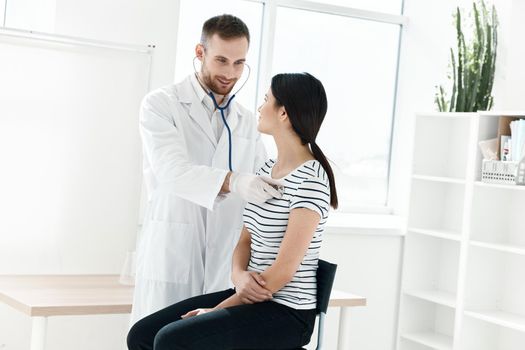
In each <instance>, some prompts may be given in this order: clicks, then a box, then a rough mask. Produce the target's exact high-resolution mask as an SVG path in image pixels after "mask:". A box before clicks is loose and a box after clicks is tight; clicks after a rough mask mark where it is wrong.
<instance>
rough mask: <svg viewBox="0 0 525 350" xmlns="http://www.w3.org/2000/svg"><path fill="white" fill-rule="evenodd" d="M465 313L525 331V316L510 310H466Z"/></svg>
mask: <svg viewBox="0 0 525 350" xmlns="http://www.w3.org/2000/svg"><path fill="white" fill-rule="evenodd" d="M465 315H466V316H469V317H472V318H475V319H478V320H482V321H486V322H489V323H492V324H495V325H498V326H501V327H506V328H510V329H514V330H517V331H520V332H525V316H522V315H517V314H513V313H510V312H505V311H500V310H493V311H469V310H465Z"/></svg>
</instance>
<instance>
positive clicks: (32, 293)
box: [0, 275, 366, 350]
mask: <svg viewBox="0 0 525 350" xmlns="http://www.w3.org/2000/svg"><path fill="white" fill-rule="evenodd" d="M118 278H119V276H117V275H27V276H0V301H1V302H3V303H5V304H7V305H10V306H12V307H13V308H15V309H16V310H18V311H20V312H22V313H24V314H26V315H28V316H30V317H31V318H32V325H33V328H32V333H31V350H44V349H45V343H46V329H47V318H48V317H50V316H63V315H101V314H126V313H130V312H131V303H132V301H133V286H125V285H121V284H119V283H118ZM364 305H366V299H365V298H363V297H361V296H358V295H353V294H349V293H345V292H341V291H337V290H334V291H332V295H331V298H330V303H329V306H330V307H339V308H340V309H341V314H340V316H339V335H338V345H337V348H338V350H348V341H347V334H346V333H345V332H344V330H345V329H347V327H348V315H349V311H348V310H349V308H350V307H354V306H364Z"/></svg>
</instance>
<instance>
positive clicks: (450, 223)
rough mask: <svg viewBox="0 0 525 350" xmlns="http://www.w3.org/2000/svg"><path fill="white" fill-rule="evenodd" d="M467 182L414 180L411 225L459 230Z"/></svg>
mask: <svg viewBox="0 0 525 350" xmlns="http://www.w3.org/2000/svg"><path fill="white" fill-rule="evenodd" d="M464 194H465V186H464V185H462V184H459V183H456V182H440V181H413V182H412V189H411V193H410V203H411V205H410V209H409V217H408V226H409V227H417V228H420V229H424V230H432V231H449V232H450V231H452V232H460V231H461V228H462V222H463V220H462V219H463V205H464V200H465V199H464Z"/></svg>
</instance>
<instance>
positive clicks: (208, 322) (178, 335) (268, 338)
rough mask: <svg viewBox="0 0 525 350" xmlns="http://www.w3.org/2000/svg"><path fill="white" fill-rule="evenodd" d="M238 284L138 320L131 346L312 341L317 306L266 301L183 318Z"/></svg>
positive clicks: (272, 345)
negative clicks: (303, 307)
mask: <svg viewBox="0 0 525 350" xmlns="http://www.w3.org/2000/svg"><path fill="white" fill-rule="evenodd" d="M234 293H235V291H234V290H233V289H228V290H224V291H222V292H217V293H211V294H205V295H201V296H197V297H193V298H190V299H186V300H183V301H181V302H178V303H176V304H173V305H171V306H168V307H167V308H165V309H162V310H160V311H157V312H156V313H154V314H151V315H149V316H147V317H145V318H143V319H142V320H140V321H138V322H137V323H135V325H134V326H133V327H132V328H131V330H130V331H129V334H128V339H127V341H128V349H129V350H151V349H154V350H168V349H169V350H182V349H184V350H222V349H224V350H226V349H228V350H231V349H297V348H300V347H301V346H303V345H306V344H308V342H309V341H310V336H311V335H312V332H313V328H314V324H315V310H295V309H292V308H290V307H287V306H285V305H281V304H278V303H275V302H273V301H266V302H263V303H256V304H245V305H238V306H233V307H229V308H226V309H221V310H216V311H212V312H208V313H206V314H203V315H199V316H193V317H190V318H187V319H185V320H183V319H181V317H180V316H181V315H184V314H185V313H187V312H188V311H191V310H194V309H198V308H211V307H215V306H216V305H217V304H219V303H220V302H221V301H223V300H224V299H227V298H228V297H230V296H231V295H233V294H234Z"/></svg>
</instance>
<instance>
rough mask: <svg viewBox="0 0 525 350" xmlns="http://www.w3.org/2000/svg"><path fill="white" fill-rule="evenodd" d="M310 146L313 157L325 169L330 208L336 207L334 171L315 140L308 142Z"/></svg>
mask: <svg viewBox="0 0 525 350" xmlns="http://www.w3.org/2000/svg"><path fill="white" fill-rule="evenodd" d="M310 148H311V149H312V153H313V154H314V157H315V159H316V160H317V161H318V162H319V163H321V165H322V166H323V168H324V170H325V171H326V174H327V175H328V181H329V182H330V205H331V206H332V208H334V209H337V207H338V206H339V202H338V200H337V190H336V188H335V177H334V171H333V170H332V167H331V166H330V163H329V162H328V159H327V158H326V156H325V155H324V153H323V151H321V149H320V148H319V146H317V144H316V143H315V142H311V143H310Z"/></svg>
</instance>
